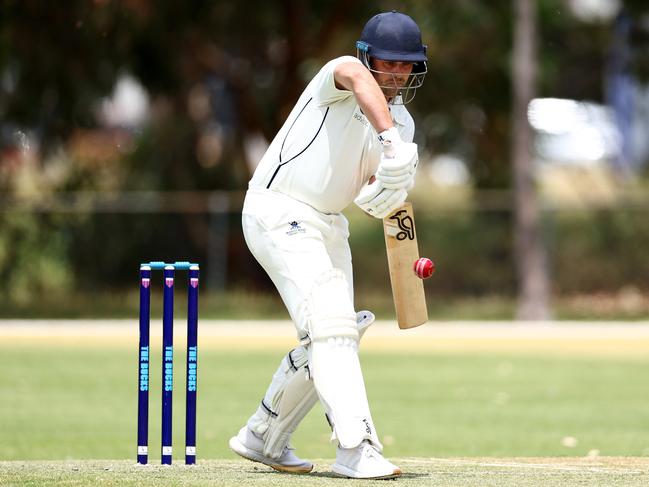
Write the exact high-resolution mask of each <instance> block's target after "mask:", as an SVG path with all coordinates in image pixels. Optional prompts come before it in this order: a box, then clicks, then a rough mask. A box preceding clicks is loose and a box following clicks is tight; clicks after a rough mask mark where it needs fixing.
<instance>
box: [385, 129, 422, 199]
mask: <svg viewBox="0 0 649 487" xmlns="http://www.w3.org/2000/svg"><path fill="white" fill-rule="evenodd" d="M379 140H380V141H381V144H383V152H382V154H381V160H380V162H379V167H378V169H377V171H376V179H378V180H379V181H380V182H381V183H382V184H383V187H384V188H387V189H405V188H407V187H408V186H412V181H411V180H412V178H413V177H414V173H415V170H416V168H417V163H418V162H419V156H418V154H417V144H413V143H409V142H408V143H407V142H403V141H402V140H401V137H400V136H399V132H398V131H397V129H396V128H395V127H392V128H390V129H388V130H385V131H383V132H381V133H380V134H379Z"/></svg>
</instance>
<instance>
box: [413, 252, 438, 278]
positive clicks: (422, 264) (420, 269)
mask: <svg viewBox="0 0 649 487" xmlns="http://www.w3.org/2000/svg"><path fill="white" fill-rule="evenodd" d="M414 270H415V274H417V277H418V278H419V279H428V278H429V277H430V276H432V275H433V272H435V264H433V261H432V260H430V259H427V258H426V257H421V258H420V259H417V260H416V261H415V265H414Z"/></svg>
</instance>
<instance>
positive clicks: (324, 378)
mask: <svg viewBox="0 0 649 487" xmlns="http://www.w3.org/2000/svg"><path fill="white" fill-rule="evenodd" d="M348 286H349V284H348V283H347V280H346V279H345V275H344V274H343V272H342V271H340V270H338V269H333V270H330V271H327V272H325V273H323V274H322V275H321V276H320V277H319V278H318V279H316V282H315V283H314V286H313V289H312V291H311V296H310V298H309V305H310V313H311V315H310V319H309V336H310V337H311V344H310V346H309V366H310V371H311V375H312V376H313V381H314V385H315V388H316V391H318V396H319V397H320V401H321V402H322V404H323V406H324V408H325V411H326V413H327V418H328V419H329V421H330V423H331V427H332V429H333V436H332V438H333V439H334V440H335V439H337V440H338V442H339V444H340V446H341V447H343V448H354V447H356V446H358V445H360V444H361V442H362V441H363V440H369V441H370V442H371V443H373V444H375V445H376V447H377V448H382V445H381V443H380V442H379V439H378V436H377V434H376V431H375V428H374V423H373V422H372V417H371V415H370V410H369V405H368V403H367V395H366V393H365V384H364V382H363V374H362V372H361V366H360V362H359V360H358V339H359V336H360V334H359V331H358V329H359V326H358V324H357V315H356V313H355V312H354V307H353V304H352V302H351V300H350V297H349V291H348Z"/></svg>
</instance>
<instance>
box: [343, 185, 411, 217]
mask: <svg viewBox="0 0 649 487" xmlns="http://www.w3.org/2000/svg"><path fill="white" fill-rule="evenodd" d="M407 197H408V192H407V191H406V190H405V189H389V188H385V187H383V186H382V185H381V182H380V181H375V182H374V183H372V184H366V185H365V186H363V188H362V189H361V191H360V193H359V194H358V196H357V197H356V199H355V200H354V203H356V205H358V207H359V208H360V209H361V210H363V211H364V212H365V213H367V214H368V215H371V216H373V217H375V218H385V217H386V216H388V215H389V214H390V213H392V212H393V211H394V210H396V209H397V208H398V207H399V206H401V204H402V203H403V202H404V201H406V198H407Z"/></svg>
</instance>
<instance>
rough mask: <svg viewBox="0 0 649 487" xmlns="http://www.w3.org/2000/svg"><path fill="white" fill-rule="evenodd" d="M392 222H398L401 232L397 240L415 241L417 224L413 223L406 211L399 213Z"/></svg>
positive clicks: (393, 216) (391, 218)
mask: <svg viewBox="0 0 649 487" xmlns="http://www.w3.org/2000/svg"><path fill="white" fill-rule="evenodd" d="M390 220H396V221H397V224H398V225H399V229H400V230H401V231H400V232H399V233H397V235H396V239H397V240H405V239H406V238H407V239H408V240H414V239H415V224H414V222H413V221H412V218H411V217H410V216H408V212H407V211H406V210H401V211H397V212H396V213H395V214H394V215H392V216H391V217H390Z"/></svg>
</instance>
